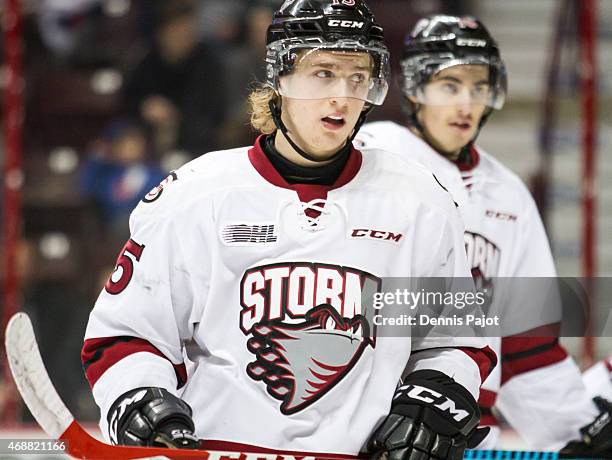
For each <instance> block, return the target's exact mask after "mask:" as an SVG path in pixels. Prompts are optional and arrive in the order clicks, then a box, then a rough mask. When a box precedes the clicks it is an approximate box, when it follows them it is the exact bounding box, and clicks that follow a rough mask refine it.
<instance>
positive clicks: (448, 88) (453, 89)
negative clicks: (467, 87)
mask: <svg viewBox="0 0 612 460" xmlns="http://www.w3.org/2000/svg"><path fill="white" fill-rule="evenodd" d="M442 90H443V91H445V92H446V93H448V94H457V93H458V92H459V86H457V85H456V84H455V83H450V82H445V83H443V84H442Z"/></svg>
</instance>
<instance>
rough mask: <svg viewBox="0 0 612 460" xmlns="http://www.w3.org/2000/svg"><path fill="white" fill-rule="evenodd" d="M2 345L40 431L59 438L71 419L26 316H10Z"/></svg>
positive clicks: (20, 314)
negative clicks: (52, 381)
mask: <svg viewBox="0 0 612 460" xmlns="http://www.w3.org/2000/svg"><path fill="white" fill-rule="evenodd" d="M5 345H6V354H7V356H8V361H9V366H10V368H11V374H13V379H14V380H15V384H16V385H17V389H18V390H19V393H21V397H22V398H23V400H24V401H25V403H26V405H27V406H28V408H29V409H30V412H32V415H33V416H34V418H35V419H36V421H37V422H38V424H39V425H40V426H41V427H42V429H43V430H45V432H46V433H47V434H48V435H49V436H50V437H51V438H53V439H57V438H59V437H60V435H62V434H63V433H64V431H66V429H67V428H68V426H69V425H70V423H72V421H73V420H74V417H73V416H72V414H71V413H70V411H69V410H68V408H67V407H66V406H65V404H64V403H63V402H62V400H61V398H60V397H59V395H58V394H57V391H56V390H55V388H54V387H53V384H52V383H51V380H50V379H49V375H48V374H47V371H46V369H45V365H44V364H43V361H42V357H41V356H40V351H39V349H38V344H37V343H36V337H35V336H34V329H33V328H32V322H31V321H30V318H29V317H28V315H26V314H25V313H16V314H15V315H13V317H12V318H11V319H10V321H9V323H8V326H7V328H6V335H5Z"/></svg>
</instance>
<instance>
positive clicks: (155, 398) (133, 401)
mask: <svg viewBox="0 0 612 460" xmlns="http://www.w3.org/2000/svg"><path fill="white" fill-rule="evenodd" d="M191 413H192V412H191V407H189V405H188V404H187V403H186V402H185V401H183V400H182V399H179V398H177V397H176V396H174V395H173V394H171V393H169V392H168V391H166V390H165V389H163V388H155V387H148V388H136V389H135V390H130V391H128V392H127V393H125V394H123V395H121V396H120V397H119V398H118V399H117V401H115V402H114V403H113V405H112V407H111V408H110V410H109V411H108V430H109V435H110V439H111V442H112V443H113V444H123V445H127V446H148V447H177V448H181V449H197V448H198V447H199V440H198V438H196V436H195V435H194V430H195V427H194V425H193V420H192V419H191Z"/></svg>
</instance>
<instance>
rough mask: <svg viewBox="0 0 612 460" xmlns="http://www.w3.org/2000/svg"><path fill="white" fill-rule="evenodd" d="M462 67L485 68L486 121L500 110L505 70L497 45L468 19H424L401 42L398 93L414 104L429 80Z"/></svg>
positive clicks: (487, 33)
mask: <svg viewBox="0 0 612 460" xmlns="http://www.w3.org/2000/svg"><path fill="white" fill-rule="evenodd" d="M465 64H475V65H484V66H487V67H488V68H489V93H488V98H487V100H486V101H485V105H486V106H487V107H488V109H487V111H486V112H485V116H484V117H483V119H486V117H487V116H488V115H489V114H490V112H491V111H492V110H493V109H501V108H502V107H503V105H504V102H505V99H506V92H507V77H506V66H505V64H504V62H503V60H502V58H501V55H500V52H499V47H498V45H497V43H496V42H495V40H494V39H493V37H492V36H491V34H490V33H489V31H488V30H487V29H486V27H485V26H484V25H483V24H482V23H481V22H480V21H479V20H478V19H476V18H474V17H472V16H461V17H458V16H446V15H432V16H427V17H425V18H423V19H421V20H420V21H419V22H418V23H417V24H416V26H415V27H414V28H413V30H412V32H411V33H410V34H408V35H407V36H406V39H405V41H404V50H403V55H402V60H401V67H402V74H401V78H402V82H401V86H402V92H403V93H404V95H405V96H407V97H408V96H411V97H412V98H413V99H414V100H416V101H417V103H418V101H420V96H421V94H422V92H421V91H422V89H423V87H424V86H425V84H426V83H428V82H429V80H430V79H431V77H432V76H434V75H435V74H437V73H438V72H440V71H442V70H444V69H447V68H449V67H453V66H457V65H465ZM415 106H416V104H413V103H409V107H408V110H409V112H413V111H414V110H415Z"/></svg>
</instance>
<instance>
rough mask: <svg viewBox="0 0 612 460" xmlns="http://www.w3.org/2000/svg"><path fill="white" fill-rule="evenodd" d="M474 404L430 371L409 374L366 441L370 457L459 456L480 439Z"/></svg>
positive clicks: (458, 388) (467, 395)
mask: <svg viewBox="0 0 612 460" xmlns="http://www.w3.org/2000/svg"><path fill="white" fill-rule="evenodd" d="M479 421H480V410H479V409H478V403H477V402H476V400H475V399H474V397H473V396H472V395H471V394H470V392H469V391H468V390H467V389H466V388H464V387H463V386H461V385H460V384H458V383H457V382H455V381H454V380H453V379H452V378H450V377H448V376H447V375H445V374H443V373H442V372H439V371H435V370H421V371H416V372H413V373H411V374H409V375H408V376H407V377H406V379H405V380H404V383H403V385H402V386H401V387H399V388H398V389H397V391H396V392H395V396H393V402H392V403H391V412H390V414H389V415H388V416H387V418H386V419H385V420H384V421H383V423H382V425H380V427H378V428H377V429H376V431H375V432H374V434H373V435H372V437H371V438H370V441H369V442H368V452H369V454H370V458H372V459H378V458H381V457H383V456H386V457H387V458H388V459H389V460H421V459H422V460H425V459H462V458H463V453H464V452H465V449H466V448H468V447H474V446H476V445H477V444H479V443H480V441H482V440H483V439H484V437H485V436H486V435H487V433H488V432H489V429H488V428H480V429H477V426H478V422H479Z"/></svg>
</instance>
